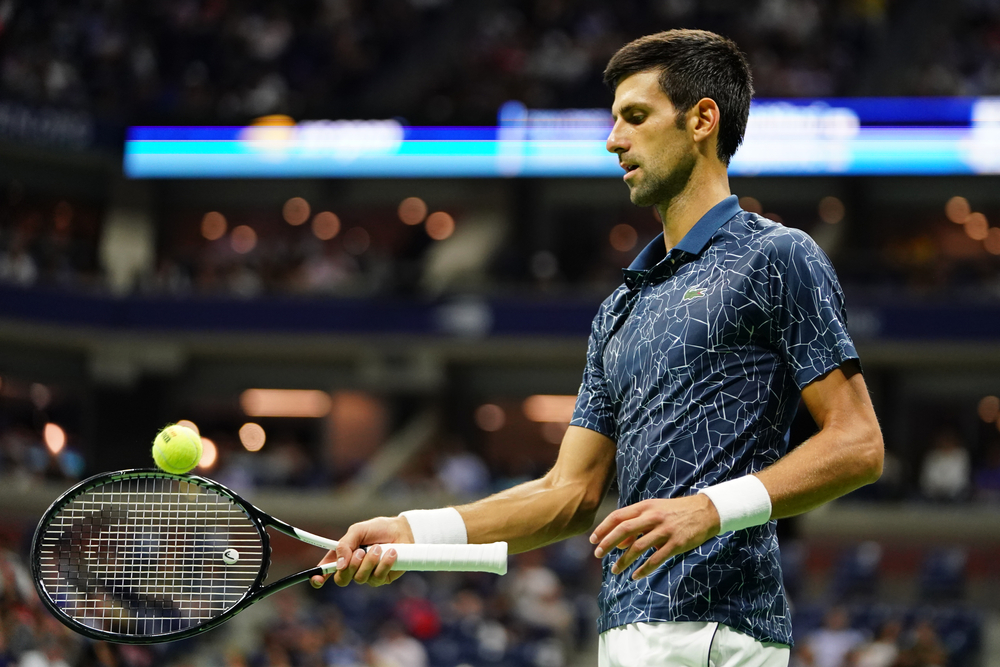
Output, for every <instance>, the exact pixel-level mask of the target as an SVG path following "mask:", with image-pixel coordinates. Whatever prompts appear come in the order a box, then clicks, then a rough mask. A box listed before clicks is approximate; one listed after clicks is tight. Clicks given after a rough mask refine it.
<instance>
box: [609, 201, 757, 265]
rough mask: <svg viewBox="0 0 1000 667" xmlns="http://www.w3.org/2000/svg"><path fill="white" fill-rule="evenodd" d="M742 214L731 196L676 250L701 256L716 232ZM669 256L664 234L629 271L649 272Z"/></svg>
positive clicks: (634, 262)
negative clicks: (735, 216)
mask: <svg viewBox="0 0 1000 667" xmlns="http://www.w3.org/2000/svg"><path fill="white" fill-rule="evenodd" d="M739 212H740V201H739V199H738V198H737V197H736V195H729V196H728V197H726V198H725V199H723V200H722V201H720V202H719V203H718V204H716V205H715V206H713V207H712V208H710V209H709V210H708V212H707V213H706V214H705V215H703V216H701V219H700V220H699V221H698V222H696V223H695V224H694V227H692V228H691V229H689V230H688V233H687V234H685V235H684V238H682V239H681V242H680V243H678V244H677V245H676V246H674V250H676V251H678V252H685V253H688V254H689V255H700V254H701V251H702V250H704V249H705V248H706V247H707V246H708V244H709V242H710V241H711V240H712V236H713V235H714V234H715V232H717V231H719V228H720V227H722V225H724V224H726V223H727V222H729V220H730V219H731V218H732V217H733V216H734V215H736V214H737V213H739ZM666 256H667V249H666V246H665V245H664V244H663V232H660V234H659V235H658V236H657V237H656V238H655V239H653V240H652V241H651V242H650V243H649V245H647V246H646V247H645V248H643V249H642V252H640V253H639V255H638V256H637V257H636V258H635V259H634V260H632V263H631V264H629V267H628V270H629V271H648V270H649V269H651V268H653V267H654V266H656V265H657V264H659V263H660V262H661V261H662V260H663V258H664V257H666Z"/></svg>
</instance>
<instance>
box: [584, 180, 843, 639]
mask: <svg viewBox="0 0 1000 667" xmlns="http://www.w3.org/2000/svg"><path fill="white" fill-rule="evenodd" d="M624 275H625V283H624V284H623V285H622V286H620V287H619V288H618V289H616V290H615V291H614V293H613V294H611V296H610V297H608V299H607V300H606V301H605V302H604V303H603V304H602V305H601V308H600V310H599V311H598V313H597V316H596V317H595V318H594V322H593V327H592V330H591V335H590V343H589V348H588V352H587V365H586V368H585V370H584V374H583V384H582V385H581V387H580V394H579V397H578V398H577V402H576V409H575V411H574V414H573V421H572V424H573V425H574V426H581V427H583V428H588V429H591V430H594V431H597V432H599V433H602V434H604V435H606V436H608V437H609V438H611V439H612V440H614V441H615V442H616V443H617V454H616V463H617V474H618V487H619V501H618V505H619V507H625V506H627V505H632V504H634V503H637V502H639V501H641V500H647V499H650V498H676V497H680V496H687V495H691V494H693V493H695V492H696V491H697V490H698V489H701V488H704V487H706V486H710V485H712V484H717V483H719V482H724V481H726V480H729V479H734V478H737V477H742V476H744V475H747V474H750V473H754V472H758V471H760V470H762V469H764V468H765V467H767V466H768V465H770V464H772V463H774V462H775V461H776V460H778V459H779V458H780V457H782V456H783V455H784V454H785V453H786V452H787V451H788V431H789V428H790V427H791V423H792V419H793V417H794V415H795V410H796V407H797V405H798V401H799V396H800V391H801V389H802V388H803V387H805V386H806V385H807V384H809V383H810V382H812V381H813V380H816V379H817V378H819V377H820V376H821V375H824V374H825V373H827V372H828V371H830V370H833V369H835V368H837V367H839V366H841V365H842V364H843V363H844V362H846V361H848V360H850V359H857V357H858V355H857V352H856V351H855V349H854V343H853V342H852V341H851V338H850V336H849V335H848V334H847V317H846V314H845V312H844V297H843V292H842V291H841V288H840V284H839V283H838V281H837V277H836V275H835V274H834V271H833V267H832V266H831V264H830V260H829V259H828V258H827V256H826V254H825V253H824V252H823V251H822V250H821V249H820V248H819V246H817V245H816V243H815V242H814V241H813V240H812V239H811V238H810V237H809V236H808V235H807V234H805V233H804V232H801V231H799V230H796V229H789V228H787V227H785V226H783V225H780V224H778V223H776V222H772V221H771V220H767V219H765V218H762V217H760V216H758V215H755V214H753V213H748V212H746V211H743V210H742V209H740V207H739V204H738V202H737V199H736V197H735V196H731V197H727V198H726V199H724V200H723V201H722V202H720V203H719V204H717V205H716V206H715V207H714V208H712V209H711V210H710V211H709V212H708V213H706V214H705V215H704V216H703V217H702V218H701V220H699V221H698V222H697V223H696V224H695V226H694V227H693V228H691V230H690V231H689V232H688V233H687V234H686V235H685V236H684V238H683V239H682V240H681V242H680V243H678V244H677V246H676V247H675V248H673V249H672V250H671V251H670V252H669V253H667V252H666V250H665V247H664V243H663V236H662V235H660V236H659V237H658V238H656V239H655V240H654V241H653V242H652V243H650V244H649V245H648V246H647V247H646V248H645V249H644V250H643V251H642V252H641V253H640V254H639V256H638V257H637V258H636V259H635V261H634V262H633V263H632V265H631V266H629V268H628V269H625V270H624ZM775 525H776V522H774V521H770V522H768V523H766V524H764V525H762V526H756V527H753V528H748V529H746V530H739V531H733V532H729V533H726V534H724V535H719V536H717V537H714V538H712V539H711V540H709V541H708V542H706V543H705V544H703V545H702V546H700V547H698V548H697V549H694V550H692V551H689V552H688V553H686V554H681V555H679V556H675V557H674V558H672V559H670V560H669V561H667V562H666V563H664V564H663V565H662V566H661V567H660V568H659V569H657V571H656V572H655V573H654V574H652V575H651V576H649V577H646V578H644V579H641V580H640V581H632V579H631V575H632V572H633V571H634V570H635V569H636V568H637V567H638V566H639V565H640V564H641V563H642V562H643V561H644V560H645V559H644V558H640V559H638V560H637V561H636V562H635V563H634V564H633V565H632V566H631V567H630V568H628V569H626V570H625V571H624V572H622V573H621V574H617V575H616V574H612V573H611V564H612V563H614V562H615V561H616V560H617V559H618V558H619V556H620V555H621V552H620V551H618V550H613V551H612V552H611V553H609V554H608V555H607V556H605V557H604V562H603V566H604V582H603V585H602V587H601V594H600V600H599V602H600V609H601V615H600V619H599V621H598V627H599V630H600V631H601V632H604V631H605V630H608V629H610V628H614V627H617V626H620V625H624V624H626V623H635V622H640V621H647V622H649V621H718V622H721V623H724V624H726V625H728V626H730V627H732V628H735V629H737V630H740V631H741V632H744V633H747V634H749V635H751V636H753V637H755V638H757V639H759V640H761V641H765V642H778V643H782V644H791V643H792V636H791V623H790V621H789V613H788V603H787V601H786V599H785V595H784V589H783V587H782V583H781V568H780V565H779V558H778V541H777V537H776V535H775Z"/></svg>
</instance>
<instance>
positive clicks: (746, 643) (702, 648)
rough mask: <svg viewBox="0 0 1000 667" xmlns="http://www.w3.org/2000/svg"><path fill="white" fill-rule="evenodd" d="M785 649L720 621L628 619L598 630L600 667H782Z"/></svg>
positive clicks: (786, 652)
mask: <svg viewBox="0 0 1000 667" xmlns="http://www.w3.org/2000/svg"><path fill="white" fill-rule="evenodd" d="M788 658H789V649H788V647H787V646H785V645H784V644H766V643H763V642H760V641H758V640H756V639H754V638H753V637H751V636H750V635H746V634H743V633H742V632H739V631H737V630H733V629H732V628H731V627H729V626H728V625H723V624H721V623H714V622H712V623H705V622H694V621H684V622H676V623H629V624H628V625H623V626H620V627H617V628H612V629H610V630H608V631H606V632H602V633H601V637H600V648H599V649H598V661H597V664H598V666H599V667H638V666H639V665H641V666H642V667H787V665H788Z"/></svg>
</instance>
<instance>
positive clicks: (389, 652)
mask: <svg viewBox="0 0 1000 667" xmlns="http://www.w3.org/2000/svg"><path fill="white" fill-rule="evenodd" d="M379 635H380V636H379V638H378V640H376V642H375V643H374V644H372V649H371V652H372V655H373V657H374V658H375V665H376V667H427V665H428V661H427V649H425V648H424V645H423V644H421V643H420V642H419V641H417V640H416V639H414V638H413V637H410V636H409V635H407V634H406V633H405V632H404V631H403V626H402V625H400V623H399V621H396V620H390V621H387V622H386V623H384V624H383V625H382V627H381V629H380V630H379Z"/></svg>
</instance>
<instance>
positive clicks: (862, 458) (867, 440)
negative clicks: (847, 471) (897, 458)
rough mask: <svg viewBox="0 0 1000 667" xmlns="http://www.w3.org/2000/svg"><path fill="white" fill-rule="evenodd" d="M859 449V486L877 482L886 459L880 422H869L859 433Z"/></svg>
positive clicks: (857, 459)
mask: <svg viewBox="0 0 1000 667" xmlns="http://www.w3.org/2000/svg"><path fill="white" fill-rule="evenodd" d="M859 436H860V437H859V443H860V447H859V451H858V456H857V458H856V461H857V471H856V472H857V479H858V482H859V483H860V484H859V486H864V485H865V484H872V483H874V482H877V481H878V479H879V478H880V477H881V476H882V464H883V462H884V460H885V443H884V442H883V441H882V430H881V429H880V428H879V427H878V423H877V422H875V423H873V424H868V425H866V427H865V428H864V429H863V430H862V432H861V433H860V434H859Z"/></svg>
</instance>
